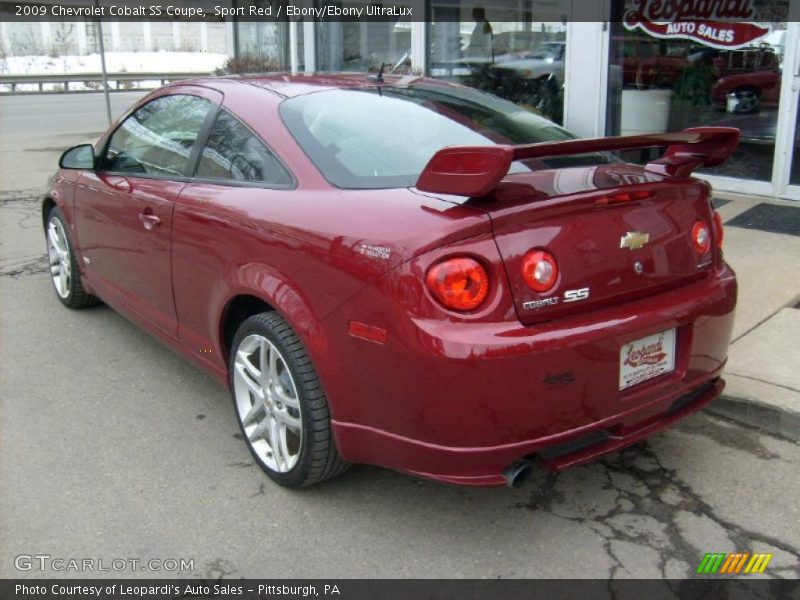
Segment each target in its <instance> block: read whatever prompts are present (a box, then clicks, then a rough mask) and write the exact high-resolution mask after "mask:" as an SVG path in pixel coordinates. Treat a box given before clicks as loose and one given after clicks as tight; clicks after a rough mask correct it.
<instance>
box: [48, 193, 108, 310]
mask: <svg viewBox="0 0 800 600" xmlns="http://www.w3.org/2000/svg"><path fill="white" fill-rule="evenodd" d="M67 231H69V228H68V226H67V220H66V219H65V218H64V214H63V213H62V212H61V209H59V208H58V207H57V206H55V207H53V208H52V209H51V210H50V212H49V213H48V215H47V229H46V231H45V235H46V236H47V258H48V262H49V263H50V277H51V279H52V281H53V287H54V288H55V290H56V296H58V299H59V300H60V301H61V304H63V305H64V306H66V307H68V308H86V307H87V306H92V305H94V304H97V303H98V302H99V300H98V299H97V298H95V297H94V296H92V295H91V294H89V293H87V292H86V290H84V289H83V284H82V282H81V272H80V270H79V269H78V261H77V260H76V259H75V253H74V252H73V251H72V244H71V242H70V240H69V234H68V233H67Z"/></svg>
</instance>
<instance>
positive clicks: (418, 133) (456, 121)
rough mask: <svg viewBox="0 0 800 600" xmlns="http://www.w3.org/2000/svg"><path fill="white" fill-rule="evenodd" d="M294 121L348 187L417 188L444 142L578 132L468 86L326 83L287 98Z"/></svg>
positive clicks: (516, 168)
mask: <svg viewBox="0 0 800 600" xmlns="http://www.w3.org/2000/svg"><path fill="white" fill-rule="evenodd" d="M280 111H281V115H282V117H283V120H284V122H285V123H286V126H287V128H288V129H289V131H290V132H291V134H292V135H293V136H294V138H295V139H296V140H297V142H298V143H299V144H300V146H302V148H303V150H305V152H306V154H308V156H309V157H310V158H311V160H312V161H313V162H314V164H315V165H316V166H317V168H318V169H319V170H320V171H321V172H322V174H323V175H324V176H325V178H326V179H327V180H328V181H329V182H330V183H331V184H333V185H335V186H337V187H340V188H348V189H374V188H393V187H410V186H413V185H415V184H416V182H417V179H418V178H419V175H420V173H421V172H422V170H423V169H424V168H425V165H426V164H428V161H429V160H430V159H431V157H432V156H433V155H434V154H435V153H436V152H437V151H438V150H441V149H442V148H444V147H445V146H466V145H468V146H474V145H481V146H485V145H492V144H533V143H537V142H550V141H558V140H569V139H575V138H576V137H577V136H575V135H574V134H572V133H570V132H568V131H567V130H565V129H563V128H562V127H559V126H558V125H556V124H554V123H552V122H551V121H548V120H547V119H544V118H542V117H540V116H538V115H535V114H534V113H532V112H530V111H528V110H525V109H523V108H521V107H519V106H517V105H515V104H512V103H510V102H506V101H505V100H501V99H499V98H497V97H495V96H492V95H489V94H485V93H483V92H478V91H476V90H471V89H468V88H456V87H453V88H449V87H442V86H413V87H407V88H391V87H380V88H378V87H376V88H358V89H340V90H327V91H323V92H316V93H311V94H306V95H303V96H297V97H295V98H291V99H289V100H286V101H284V102H283V103H282V104H281V108H280ZM611 160H614V159H613V158H612V157H610V155H599V154H593V155H588V156H583V157H576V156H569V157H558V158H553V159H547V160H539V159H537V160H529V161H521V162H517V163H514V164H513V165H512V167H511V172H512V173H514V172H524V171H530V170H533V169H543V168H556V167H562V166H574V165H579V164H598V163H602V162H609V161H611Z"/></svg>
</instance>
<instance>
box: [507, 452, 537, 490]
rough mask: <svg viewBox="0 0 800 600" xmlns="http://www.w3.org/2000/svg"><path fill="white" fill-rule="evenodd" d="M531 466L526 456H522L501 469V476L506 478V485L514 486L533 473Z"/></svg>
mask: <svg viewBox="0 0 800 600" xmlns="http://www.w3.org/2000/svg"><path fill="white" fill-rule="evenodd" d="M533 466H534V464H533V462H531V461H530V460H528V459H527V458H522V459H520V460H518V461H515V462H513V463H511V465H510V466H509V467H508V468H506V470H505V471H503V478H504V479H505V480H506V485H507V486H508V487H515V486H517V485H519V484H520V483H522V482H523V481H525V480H526V479H528V477H530V476H531V474H532V473H533Z"/></svg>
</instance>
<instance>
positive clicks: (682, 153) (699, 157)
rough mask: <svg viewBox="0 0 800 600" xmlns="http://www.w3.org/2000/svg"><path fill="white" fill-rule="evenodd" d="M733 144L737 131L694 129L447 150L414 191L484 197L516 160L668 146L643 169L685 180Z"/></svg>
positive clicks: (717, 161) (717, 160)
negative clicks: (660, 155) (659, 156)
mask: <svg viewBox="0 0 800 600" xmlns="http://www.w3.org/2000/svg"><path fill="white" fill-rule="evenodd" d="M738 145H739V130H738V129H735V128H733V127H695V128H692V129H685V130H683V131H681V132H676V133H656V134H649V135H632V136H625V137H607V138H597V139H590V140H582V139H579V140H566V141H559V142H544V143H541V144H527V145H521V146H503V145H500V146H449V147H447V148H443V149H441V150H439V151H438V152H437V153H436V154H434V155H433V157H432V158H431V160H430V161H429V162H428V164H427V166H426V167H425V169H424V170H423V171H422V173H421V174H420V176H419V179H418V180H417V189H418V190H420V191H423V192H433V193H438V194H453V195H456V196H468V197H479V196H485V195H486V194H488V193H489V192H491V191H492V190H494V189H495V188H496V187H497V186H498V185H499V184H500V182H501V181H502V180H503V178H504V177H505V176H506V175H507V174H508V170H509V168H510V167H511V163H512V162H514V161H515V160H526V159H530V158H544V157H551V156H569V155H575V154H588V153H591V152H609V151H614V150H636V149H639V148H663V147H666V148H667V151H666V152H665V153H664V156H662V157H661V158H659V159H657V160H654V161H652V162H649V163H647V165H646V166H645V169H646V170H647V171H651V172H653V173H658V174H661V175H666V176H669V177H689V176H690V175H691V174H692V172H693V171H694V170H695V169H697V168H698V167H713V166H715V165H719V164H721V163H723V162H725V160H727V159H728V157H729V156H730V155H731V154H733V152H734V151H735V150H736V148H737V146H738Z"/></svg>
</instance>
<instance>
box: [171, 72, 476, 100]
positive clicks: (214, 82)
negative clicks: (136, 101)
mask: <svg viewBox="0 0 800 600" xmlns="http://www.w3.org/2000/svg"><path fill="white" fill-rule="evenodd" d="M227 82H237V83H242V84H246V85H252V86H255V87H258V88H262V89H264V90H268V91H271V92H274V93H276V94H278V95H280V96H283V97H285V98H291V97H294V96H301V95H303V94H310V93H313V92H319V91H324V90H335V89H352V88H366V87H375V86H386V87H407V86H409V85H414V84H418V83H426V84H429V85H435V86H441V87H461V86H458V85H457V84H452V83H449V82H445V81H441V80H438V79H430V78H427V77H419V76H416V75H388V74H384V76H383V81H381V82H379V81H377V79H376V74H375V73H266V74H255V75H222V76H219V77H208V78H202V79H196V80H190V81H180V82H175V84H174V85H181V84H183V85H187V84H191V83H196V84H202V85H204V86H207V87H211V88H218V89H219V88H221V87H223V86H224V85H225V83H227Z"/></svg>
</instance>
